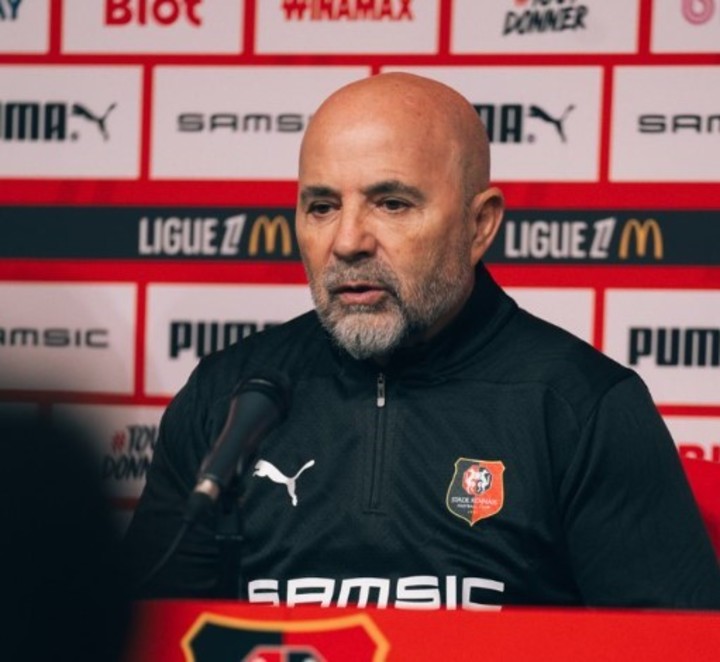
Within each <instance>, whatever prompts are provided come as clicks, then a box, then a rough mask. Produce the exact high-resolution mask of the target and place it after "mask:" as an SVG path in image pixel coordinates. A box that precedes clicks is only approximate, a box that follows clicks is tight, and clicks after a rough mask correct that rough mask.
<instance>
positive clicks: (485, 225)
mask: <svg viewBox="0 0 720 662" xmlns="http://www.w3.org/2000/svg"><path fill="white" fill-rule="evenodd" d="M504 209H505V200H504V198H503V194H502V192H501V191H500V189H498V188H495V187H494V186H493V187H491V188H488V189H485V190H484V191H483V192H482V193H478V194H477V195H476V196H475V197H474V198H473V199H472V202H471V203H470V218H471V220H472V222H473V223H474V234H473V240H472V248H471V257H472V263H473V266H474V265H476V264H477V263H478V262H479V261H480V259H481V258H482V256H483V255H485V252H486V251H487V249H488V248H489V247H490V244H492V242H493V239H495V235H496V234H497V231H498V230H499V229H500V223H501V222H502V218H503V211H504Z"/></svg>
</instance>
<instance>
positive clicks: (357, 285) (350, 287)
mask: <svg viewBox="0 0 720 662" xmlns="http://www.w3.org/2000/svg"><path fill="white" fill-rule="evenodd" d="M330 294H331V295H332V296H333V297H334V298H336V299H339V300H340V301H341V303H343V304H345V305H348V306H373V305H375V304H377V303H379V302H380V301H381V300H382V299H384V298H385V297H386V296H387V295H388V289H387V287H386V286H384V285H382V284H380V283H371V282H366V281H355V282H348V283H341V284H340V285H336V286H335V287H332V288H331V289H330Z"/></svg>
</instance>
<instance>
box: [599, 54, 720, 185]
mask: <svg viewBox="0 0 720 662" xmlns="http://www.w3.org/2000/svg"><path fill="white" fill-rule="evenodd" d="M611 133H612V142H611V149H610V178H611V179H612V180H614V181H682V182H687V181H698V182H717V181H718V180H720V67H718V66H694V67H688V66H669V67H618V68H617V69H616V70H615V91H614V94H613V113H612V132H611Z"/></svg>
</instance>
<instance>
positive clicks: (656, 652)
mask: <svg viewBox="0 0 720 662" xmlns="http://www.w3.org/2000/svg"><path fill="white" fill-rule="evenodd" d="M205 623H212V624H216V625H220V626H221V627H223V628H230V629H231V630H233V631H235V630H237V629H238V628H240V629H252V630H259V631H261V632H278V631H279V632H282V633H283V636H284V637H285V638H284V642H285V644H286V646H289V648H287V649H286V651H290V650H292V646H301V647H302V646H304V645H309V646H313V645H314V644H316V643H318V642H320V643H319V644H318V645H317V646H315V647H314V650H316V651H320V652H321V656H324V659H325V660H327V662H330V661H331V660H372V661H373V662H380V661H381V660H494V661H499V660H502V661H506V660H509V661H513V660H524V661H525V660H552V661H553V662H562V661H564V660H573V661H577V660H581V661H582V662H591V661H601V660H602V661H605V660H607V661H608V662H609V661H611V660H612V661H617V660H633V661H638V662H640V661H644V660H672V661H673V662H677V661H678V660H693V661H694V662H702V661H704V660H707V661H710V660H712V661H713V662H717V661H718V660H720V612H719V613H708V612H670V611H629V610H628V611H615V610H596V609H593V610H590V609H588V610H563V609H551V610H548V609H503V610H502V611H425V610H400V609H336V608H320V607H295V608H283V607H268V606H250V605H247V604H242V603H237V602H225V601H175V600H168V601H147V602H142V603H137V604H136V609H135V616H134V627H133V632H132V636H131V638H130V643H129V646H128V651H127V655H126V659H127V662H151V661H152V662H174V661H178V662H190V661H196V662H206V658H202V657H201V658H196V657H195V654H194V652H193V648H192V645H191V640H192V637H193V635H194V634H195V633H197V632H198V630H199V629H201V628H202V626H203V624H205ZM358 636H360V637H361V638H362V639H363V641H362V642H361V644H362V645H358ZM353 638H354V639H353ZM278 650H279V649H278ZM348 651H352V652H348ZM275 655H276V657H272V655H271V656H269V657H266V658H265V659H268V660H269V659H271V658H272V659H276V660H284V659H290V658H289V657H283V655H289V653H287V652H285V653H283V652H282V651H280V652H279V653H278V652H276V653H275ZM256 659H258V660H259V659H261V657H257V658H256ZM226 660H227V661H228V662H231V661H232V662H241V660H242V657H241V658H240V659H238V658H237V655H233V654H228V655H227V656H225V655H220V656H217V657H214V658H213V659H212V662H225V661H226ZM207 662H209V661H207Z"/></svg>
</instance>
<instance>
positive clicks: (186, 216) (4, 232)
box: [0, 185, 300, 262]
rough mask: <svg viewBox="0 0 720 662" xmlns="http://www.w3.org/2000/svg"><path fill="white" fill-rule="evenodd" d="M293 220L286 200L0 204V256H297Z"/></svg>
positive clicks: (292, 258) (271, 258)
mask: <svg viewBox="0 0 720 662" xmlns="http://www.w3.org/2000/svg"><path fill="white" fill-rule="evenodd" d="M8 186H11V185H8ZM294 220H295V210H294V209H290V208H286V207H285V208H280V207H270V208H268V207H260V208H257V207H256V208H237V207H86V206H83V207H66V206H63V207H47V206H45V207H24V206H23V207H10V206H7V207H6V206H2V207H0V257H15V258H18V257H35V258H92V259H94V260H102V259H116V258H132V259H152V260H173V259H182V260H192V259H199V260H208V259H217V260H238V259H241V260H244V261H253V260H262V261H263V262H267V261H271V262H275V261H299V260H300V253H299V251H298V246H297V240H296V238H295V228H294V225H295V224H294Z"/></svg>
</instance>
